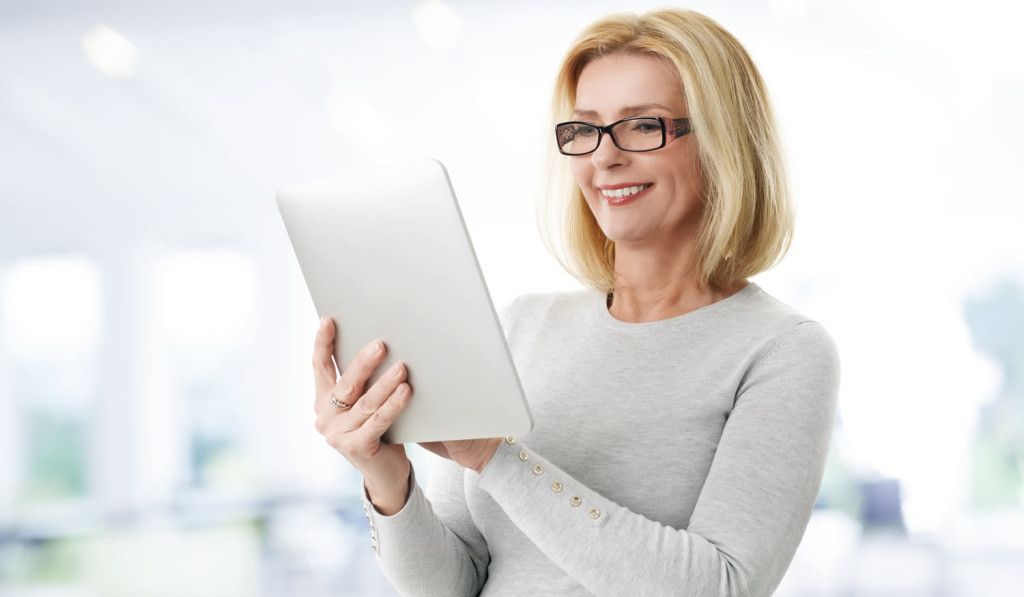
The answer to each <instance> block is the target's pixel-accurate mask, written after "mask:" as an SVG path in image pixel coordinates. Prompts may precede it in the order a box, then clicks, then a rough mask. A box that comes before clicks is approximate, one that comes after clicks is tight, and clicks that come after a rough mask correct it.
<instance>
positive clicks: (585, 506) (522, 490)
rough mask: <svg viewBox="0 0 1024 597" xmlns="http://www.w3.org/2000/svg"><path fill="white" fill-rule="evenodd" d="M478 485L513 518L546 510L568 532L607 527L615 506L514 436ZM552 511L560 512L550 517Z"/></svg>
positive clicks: (485, 469) (507, 439)
mask: <svg viewBox="0 0 1024 597" xmlns="http://www.w3.org/2000/svg"><path fill="white" fill-rule="evenodd" d="M478 487H479V488H480V489H482V490H484V491H485V492H487V493H488V494H490V496H491V497H492V498H494V500H495V501H496V502H497V503H498V504H499V505H501V507H502V508H503V509H504V510H505V511H506V513H507V514H509V515H510V517H512V519H513V520H516V514H519V515H526V516H530V513H531V512H532V513H533V516H537V515H538V513H540V512H543V513H545V514H543V515H541V516H542V517H544V518H546V519H547V520H548V521H549V522H550V523H551V524H553V525H555V526H558V527H562V530H564V531H565V532H578V531H581V530H583V529H593V530H597V529H600V528H602V527H604V526H605V524H607V522H608V519H609V517H610V515H611V511H612V508H613V507H614V504H613V503H611V502H610V501H609V500H607V499H606V498H604V497H602V496H600V495H598V494H597V493H595V492H593V491H591V490H590V489H588V488H586V487H584V486H583V485H582V484H580V483H579V482H577V481H576V480H575V479H573V478H572V477H570V476H569V475H567V474H566V473H565V472H564V471H562V470H561V469H559V468H558V467H556V466H554V465H553V464H551V463H550V462H549V461H547V460H545V459H544V458H543V457H541V456H539V455H537V454H535V453H534V452H532V451H531V450H530V449H529V448H527V447H526V446H525V445H524V444H522V443H521V442H519V441H518V440H516V439H515V438H511V437H510V438H506V439H505V440H504V441H502V442H501V445H500V446H498V450H497V451H496V452H495V453H494V457H493V458H492V459H491V462H489V463H488V464H487V466H486V467H484V470H483V472H482V473H480V477H479V479H478ZM510 510H511V511H510ZM512 511H515V512H512ZM548 513H555V514H556V515H555V516H554V517H550V516H549V515H548Z"/></svg>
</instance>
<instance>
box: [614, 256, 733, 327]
mask: <svg viewBox="0 0 1024 597" xmlns="http://www.w3.org/2000/svg"><path fill="white" fill-rule="evenodd" d="M615 249H616V251H615V292H614V294H613V297H612V301H611V303H610V305H609V308H608V311H609V313H611V315H612V317H614V318H616V319H618V320H620V321H625V322H628V323H643V322H649V321H660V320H662V319H670V318H672V317H678V316H680V315H685V314H686V313H689V312H691V311H696V310H697V309H700V308H702V307H706V306H708V305H710V304H712V303H716V302H718V301H720V300H722V299H724V298H727V297H730V296H732V295H733V294H735V293H737V292H739V291H740V290H741V289H742V288H743V287H744V286H746V284H747V283H746V281H740V282H737V283H735V284H732V285H729V286H728V287H723V288H720V287H716V286H711V285H701V284H700V282H699V280H698V277H697V273H696V269H695V267H694V266H695V260H694V259H693V258H692V251H687V250H683V251H678V252H675V253H674V254H671V255H667V254H665V253H654V252H650V251H631V250H629V249H628V248H625V247H622V248H620V247H619V246H616V248H615ZM621 249H625V250H621Z"/></svg>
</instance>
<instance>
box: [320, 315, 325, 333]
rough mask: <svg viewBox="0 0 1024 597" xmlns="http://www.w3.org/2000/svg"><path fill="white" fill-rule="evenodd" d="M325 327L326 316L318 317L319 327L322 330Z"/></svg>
mask: <svg viewBox="0 0 1024 597" xmlns="http://www.w3.org/2000/svg"><path fill="white" fill-rule="evenodd" d="M325 327H327V318H326V317H321V318H320V329H321V330H322V329H324V328H325Z"/></svg>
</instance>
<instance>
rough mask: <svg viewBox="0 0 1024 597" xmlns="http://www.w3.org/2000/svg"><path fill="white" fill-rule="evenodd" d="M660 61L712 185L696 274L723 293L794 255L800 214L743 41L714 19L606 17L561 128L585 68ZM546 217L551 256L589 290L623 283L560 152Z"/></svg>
mask: <svg viewBox="0 0 1024 597" xmlns="http://www.w3.org/2000/svg"><path fill="white" fill-rule="evenodd" d="M618 53H631V54H640V55H650V56H655V57H659V58H661V59H663V60H665V61H666V62H667V63H668V64H669V65H671V66H672V67H674V70H676V71H677V72H678V73H679V78H680V81H681V83H682V89H681V90H680V91H681V92H682V93H683V94H684V96H685V98H686V103H687V105H688V106H689V110H690V114H689V117H690V122H691V124H692V127H693V132H692V133H691V134H693V135H696V140H697V146H698V148H699V150H698V160H699V166H700V170H701V172H702V174H703V177H704V183H705V187H704V188H705V193H704V197H703V201H704V205H703V216H702V218H701V223H700V231H699V235H698V240H697V247H696V252H695V254H696V263H695V271H696V275H697V279H698V282H699V283H700V284H701V285H702V286H706V285H711V286H716V287H722V286H726V285H729V284H731V283H733V282H738V281H740V280H742V279H744V278H747V277H748V276H752V275H754V274H757V273H759V272H762V271H764V270H766V269H769V268H770V267H772V266H773V265H775V264H776V263H777V262H778V261H779V260H780V259H782V257H783V255H785V253H786V251H787V249H788V248H789V243H790V239H791V237H792V232H793V209H792V206H791V203H790V199H789V192H788V189H787V184H786V175H785V167H784V164H783V159H782V152H781V147H780V144H779V140H778V137H777V132H776V128H775V121H774V118H773V116H772V110H771V106H770V104H769V99H768V90H767V89H766V87H765V85H764V81H763V80H762V79H761V75H760V73H758V71H757V67H755V66H754V63H753V61H752V60H751V59H750V56H749V55H748V54H747V52H746V50H744V49H743V46H741V45H740V43H739V41H737V40H736V38H735V37H733V36H732V34H730V33H729V32H728V31H726V30H725V29H723V28H722V27H721V26H720V25H719V24H718V23H716V22H715V21H713V20H711V19H709V18H708V17H706V16H704V15H702V14H700V13H696V12H692V11H684V10H675V9H664V10H658V11H653V12H649V13H647V14H643V15H633V14H621V15H612V16H609V17H606V18H604V19H602V20H600V21H598V22H596V23H594V24H592V25H591V26H590V27H588V28H587V29H586V30H584V31H583V33H582V34H581V35H580V36H579V38H577V40H576V41H575V43H574V44H573V46H572V47H571V48H570V50H569V52H568V54H567V55H566V57H565V60H564V62H563V63H562V68H561V70H560V72H559V74H558V79H557V81H556V84H555V93H554V103H553V117H554V118H553V122H555V123H557V122H562V121H567V120H571V119H572V118H571V114H572V110H573V108H574V104H575V102H576V85H577V83H578V82H579V78H580V74H581V73H582V72H583V68H584V67H585V66H586V65H587V64H589V63H590V62H592V61H593V60H595V59H597V58H600V57H602V56H609V55H612V54H618ZM550 147H551V149H550V152H551V153H550V154H549V167H548V169H549V177H548V180H549V187H548V193H547V197H546V199H545V201H544V202H543V204H542V205H541V209H540V210H539V212H538V214H539V216H540V224H541V236H542V238H543V239H544V243H545V244H546V245H547V247H548V249H549V250H550V251H551V253H552V254H553V255H554V256H555V257H556V258H557V259H558V260H559V262H560V263H561V264H562V266H563V267H565V269H566V270H567V271H568V272H569V273H570V274H572V275H573V276H575V277H576V278H577V279H579V280H580V281H581V282H583V283H585V284H587V285H589V286H592V287H594V288H596V289H598V290H601V291H603V292H611V291H612V289H613V287H614V283H615V245H614V243H613V242H612V241H610V240H608V238H607V237H606V236H605V235H604V233H603V232H602V231H601V228H600V227H599V226H598V224H597V221H596V220H595V219H594V216H593V214H592V213H591V212H590V209H589V207H588V206H587V202H586V199H584V197H583V193H582V191H581V190H580V188H579V187H578V186H577V185H576V184H575V182H574V181H573V179H572V175H571V173H570V172H569V164H568V159H569V158H566V157H564V156H562V155H561V154H559V153H558V152H557V149H556V148H555V144H554V143H552V144H551V146H550Z"/></svg>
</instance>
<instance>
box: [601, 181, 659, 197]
mask: <svg viewBox="0 0 1024 597" xmlns="http://www.w3.org/2000/svg"><path fill="white" fill-rule="evenodd" d="M649 186H651V185H648V184H642V185H638V186H634V187H622V188H621V189H613V190H608V189H601V194H602V195H604V196H605V197H608V198H618V197H629V196H630V195H636V194H637V193H639V192H640V191H643V190H645V189H647V187H649Z"/></svg>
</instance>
